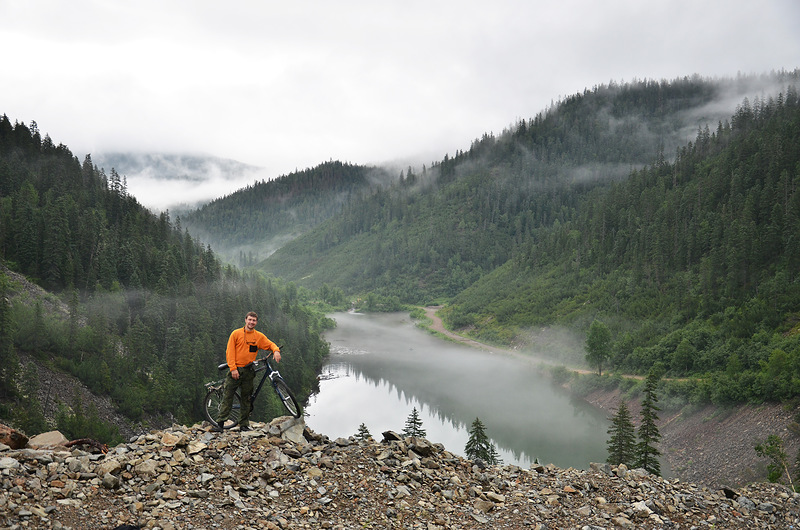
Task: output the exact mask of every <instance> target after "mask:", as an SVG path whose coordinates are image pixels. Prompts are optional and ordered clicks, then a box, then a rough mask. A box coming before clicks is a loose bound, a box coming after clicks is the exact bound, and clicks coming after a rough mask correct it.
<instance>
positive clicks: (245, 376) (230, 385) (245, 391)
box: [217, 365, 256, 427]
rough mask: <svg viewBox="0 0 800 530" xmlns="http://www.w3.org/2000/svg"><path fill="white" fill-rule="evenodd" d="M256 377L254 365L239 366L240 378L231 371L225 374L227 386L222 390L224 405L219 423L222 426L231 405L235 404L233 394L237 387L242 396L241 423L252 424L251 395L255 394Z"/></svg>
mask: <svg viewBox="0 0 800 530" xmlns="http://www.w3.org/2000/svg"><path fill="white" fill-rule="evenodd" d="M255 377H256V372H255V370H254V369H253V366H252V365H248V366H243V367H241V368H239V379H234V378H233V376H232V375H231V372H230V371H229V372H228V375H227V376H225V387H224V388H223V391H222V405H221V406H220V409H219V416H218V417H217V425H219V426H222V425H223V424H224V423H225V420H227V419H228V416H230V414H231V407H232V406H233V394H234V393H235V392H236V389H237V388H238V389H239V395H240V396H241V397H242V410H241V414H240V416H239V425H241V426H243V427H246V426H248V425H250V404H251V403H250V396H252V395H253V380H254V379H255Z"/></svg>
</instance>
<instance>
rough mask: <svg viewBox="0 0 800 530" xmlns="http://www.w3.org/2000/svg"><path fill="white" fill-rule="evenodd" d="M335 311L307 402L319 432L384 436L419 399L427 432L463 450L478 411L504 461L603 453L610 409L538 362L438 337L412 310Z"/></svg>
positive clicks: (578, 460)
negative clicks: (558, 382) (569, 388)
mask: <svg viewBox="0 0 800 530" xmlns="http://www.w3.org/2000/svg"><path fill="white" fill-rule="evenodd" d="M333 317H334V318H335V319H336V321H337V328H336V329H334V330H331V331H330V332H327V333H326V339H327V340H328V341H329V342H330V343H331V352H332V353H331V357H330V359H329V361H328V364H327V365H326V367H325V368H324V374H323V378H322V380H321V381H320V392H319V393H318V394H317V395H315V396H313V397H312V398H311V400H310V401H309V403H308V406H307V412H308V414H309V416H308V418H307V419H306V421H307V423H308V425H309V427H311V428H312V429H313V430H315V431H316V432H319V433H323V434H326V435H328V436H330V437H332V438H335V437H339V436H344V437H347V436H350V435H353V434H355V433H356V432H357V430H358V427H359V425H360V424H361V423H364V424H365V425H366V426H367V428H368V429H369V430H370V432H371V433H372V435H373V436H374V437H375V438H376V439H380V438H381V433H382V432H383V431H386V430H394V431H397V432H400V431H401V430H402V429H403V426H404V425H405V421H406V419H407V418H408V415H409V414H410V413H411V410H412V409H413V408H415V407H416V409H417V410H418V411H419V413H420V418H421V419H422V427H423V428H424V429H425V430H426V433H427V438H428V439H429V440H430V441H432V442H439V443H442V444H444V446H445V447H446V448H447V449H448V450H449V451H451V452H453V453H456V454H463V450H464V445H465V444H466V442H467V439H468V437H469V435H468V432H467V431H468V429H469V427H470V425H471V424H472V422H473V420H474V419H475V418H476V417H477V418H480V420H481V422H482V423H483V424H484V425H485V426H486V432H487V434H488V435H489V436H490V437H491V439H492V441H493V442H494V444H495V446H496V448H497V450H498V452H499V453H500V455H501V457H502V458H503V461H504V462H505V463H513V464H517V465H520V466H524V467H527V466H529V465H530V463H531V462H532V461H534V460H535V459H538V460H539V461H540V462H542V463H544V464H546V463H551V462H552V463H554V464H556V465H557V466H559V467H570V466H571V467H576V468H586V467H588V464H589V462H592V461H595V462H601V461H603V460H605V457H606V447H605V442H606V438H607V432H606V431H607V429H608V421H607V419H606V418H605V416H604V415H603V414H602V413H600V412H598V411H596V410H595V409H593V408H592V407H590V406H588V405H586V404H585V403H583V402H582V401H579V400H574V399H572V398H571V397H570V396H569V395H568V394H566V393H565V392H563V391H561V389H559V388H558V387H555V386H553V385H552V384H551V383H550V382H549V381H547V380H546V379H543V378H542V377H541V376H540V375H539V374H538V373H537V372H536V370H535V368H534V366H533V365H532V363H528V362H526V361H523V360H519V359H516V358H512V357H509V356H505V355H498V354H489V353H486V352H482V351H479V350H476V349H473V348H470V347H466V346H460V345H457V344H454V343H450V342H447V341H444V340H441V339H438V338H436V337H434V336H432V335H430V334H428V333H427V332H425V331H424V330H420V329H418V328H416V327H415V326H414V324H413V322H412V321H411V320H410V319H409V318H408V315H406V314H389V315H385V314H382V315H359V314H352V313H346V314H345V313H337V314H336V315H333Z"/></svg>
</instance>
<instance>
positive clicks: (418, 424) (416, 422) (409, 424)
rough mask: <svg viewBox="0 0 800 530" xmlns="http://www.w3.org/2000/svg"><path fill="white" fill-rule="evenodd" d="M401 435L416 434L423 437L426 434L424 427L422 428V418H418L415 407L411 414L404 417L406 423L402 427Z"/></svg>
mask: <svg viewBox="0 0 800 530" xmlns="http://www.w3.org/2000/svg"><path fill="white" fill-rule="evenodd" d="M403 436H417V437H419V438H425V436H426V433H425V429H423V428H422V420H421V419H420V418H419V412H417V407H414V409H413V410H412V411H411V414H409V415H408V418H407V419H406V425H405V427H403Z"/></svg>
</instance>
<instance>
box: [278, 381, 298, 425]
mask: <svg viewBox="0 0 800 530" xmlns="http://www.w3.org/2000/svg"><path fill="white" fill-rule="evenodd" d="M272 385H273V386H274V387H275V392H276V393H277V394H278V397H279V398H280V399H281V402H282V403H283V406H284V407H286V410H288V411H289V414H291V415H292V416H294V417H295V418H299V417H300V414H302V412H303V411H302V409H301V408H300V405H298V404H297V399H295V397H294V394H292V391H291V390H289V387H288V386H287V385H286V383H285V382H284V381H283V379H278V378H276V379H275V381H273V382H272Z"/></svg>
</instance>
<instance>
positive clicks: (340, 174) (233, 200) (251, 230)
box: [182, 161, 392, 266]
mask: <svg viewBox="0 0 800 530" xmlns="http://www.w3.org/2000/svg"><path fill="white" fill-rule="evenodd" d="M391 180H392V178H391V177H390V176H389V174H388V173H386V171H385V170H383V169H380V168H376V167H366V166H358V165H353V164H348V163H343V162H339V161H330V162H325V163H323V164H320V165H319V166H316V167H314V168H311V169H306V170H303V171H296V172H294V173H291V174H289V175H283V176H281V177H279V178H277V179H274V180H270V181H261V182H256V183H254V184H253V185H252V186H248V187H247V188H245V189H242V190H238V191H236V192H235V193H232V194H231V195H228V196H226V197H222V198H219V199H217V200H215V201H212V202H211V203H209V204H207V205H205V206H203V207H201V208H199V209H198V210H195V211H193V212H190V213H189V214H187V215H186V216H184V217H183V219H182V221H183V222H184V225H185V226H186V227H187V228H188V229H189V230H190V231H191V233H192V234H194V235H195V236H196V237H199V238H200V239H202V240H203V241H205V242H208V243H209V244H210V245H211V246H212V247H213V248H214V250H215V251H216V252H218V253H219V254H221V255H223V256H225V257H226V258H227V259H228V261H230V262H232V263H235V264H237V265H240V266H251V265H255V264H256V262H258V261H261V260H263V259H264V258H266V257H267V256H269V255H270V254H271V253H272V252H274V251H275V250H276V249H277V248H279V247H280V246H282V245H284V244H286V242H288V241H291V240H292V239H294V238H296V237H297V236H299V235H301V234H303V233H305V232H307V231H308V230H310V229H311V228H313V227H314V226H316V225H318V224H319V223H321V222H323V221H325V220H327V219H329V218H331V217H333V216H334V215H336V214H337V213H339V212H340V211H341V208H342V204H344V203H345V202H347V201H348V200H350V198H351V197H352V196H353V195H354V194H356V193H358V192H360V191H362V190H365V189H369V187H370V186H371V185H388V184H390V182H391Z"/></svg>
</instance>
